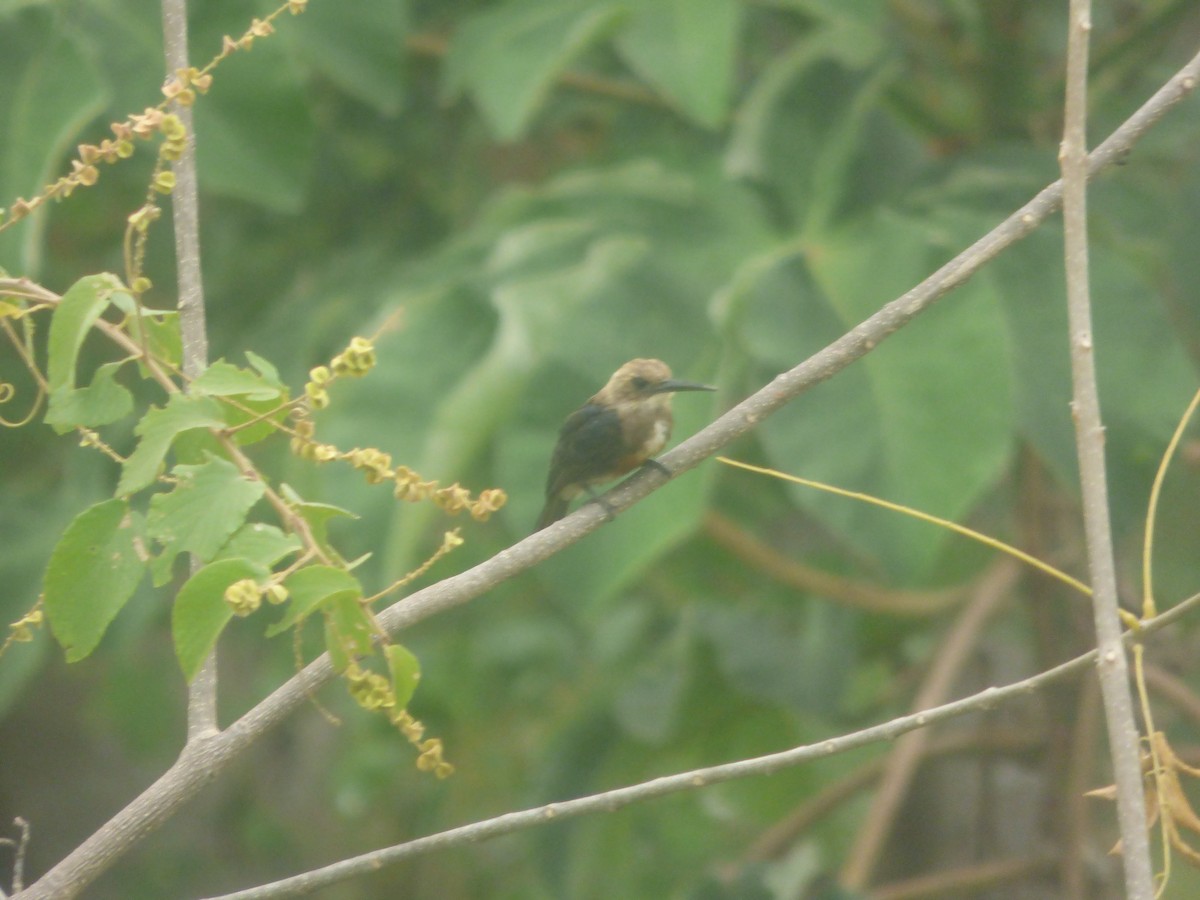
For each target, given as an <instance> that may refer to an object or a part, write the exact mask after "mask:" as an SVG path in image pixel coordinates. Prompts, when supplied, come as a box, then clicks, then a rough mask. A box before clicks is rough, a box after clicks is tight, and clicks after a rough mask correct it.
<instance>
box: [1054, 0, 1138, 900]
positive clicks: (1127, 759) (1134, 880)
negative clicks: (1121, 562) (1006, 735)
mask: <svg viewBox="0 0 1200 900" xmlns="http://www.w3.org/2000/svg"><path fill="white" fill-rule="evenodd" d="M1091 30H1092V9H1091V0H1071V2H1070V10H1069V12H1068V22H1067V77H1066V85H1067V96H1066V108H1065V110H1064V113H1063V140H1062V148H1061V149H1060V151H1059V161H1060V163H1061V164H1062V173H1063V236H1064V240H1065V265H1066V277H1067V319H1068V327H1069V329H1070V344H1071V384H1072V392H1073V397H1072V400H1071V409H1072V413H1073V416H1074V419H1075V446H1076V450H1077V453H1078V456H1079V485H1080V492H1081V495H1082V499H1083V526H1084V534H1085V536H1086V538H1087V555H1088V571H1089V572H1090V575H1091V579H1090V580H1091V586H1092V613H1093V618H1094V620H1095V627H1096V646H1097V649H1098V650H1099V653H1100V667H1099V668H1100V692H1101V695H1102V697H1103V700H1104V713H1105V722H1106V724H1107V726H1108V745H1109V754H1110V756H1111V758H1112V766H1113V775H1114V778H1115V780H1116V786H1117V820H1118V822H1119V823H1120V827H1121V848H1122V853H1121V861H1122V864H1123V865H1124V869H1125V892H1126V896H1128V897H1129V898H1131V900H1151V898H1153V897H1154V873H1153V869H1152V867H1151V864H1150V839H1149V835H1148V834H1147V830H1146V807H1145V800H1144V799H1143V791H1142V766H1141V758H1140V757H1141V754H1140V752H1139V742H1138V730H1137V723H1136V721H1135V720H1134V716H1133V696H1132V694H1131V693H1130V690H1129V666H1128V662H1127V660H1126V658H1125V648H1124V645H1123V644H1122V641H1121V620H1120V617H1119V615H1118V604H1119V601H1118V599H1117V573H1116V563H1115V561H1114V559H1113V546H1112V532H1111V529H1110V526H1109V513H1108V479H1107V475H1106V472H1105V467H1104V425H1103V423H1102V421H1101V418H1100V395H1099V391H1098V390H1097V387H1096V360H1095V352H1094V351H1095V347H1094V345H1093V340H1092V309H1091V296H1090V287H1089V284H1088V236H1087V174H1088V172H1087V169H1088V165H1087V77H1088V41H1089V37H1090V35H1091Z"/></svg>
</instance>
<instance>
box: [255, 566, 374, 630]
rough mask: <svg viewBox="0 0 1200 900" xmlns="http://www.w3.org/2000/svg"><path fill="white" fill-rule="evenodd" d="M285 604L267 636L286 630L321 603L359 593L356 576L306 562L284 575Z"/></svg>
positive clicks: (360, 591) (355, 597) (342, 570)
mask: <svg viewBox="0 0 1200 900" xmlns="http://www.w3.org/2000/svg"><path fill="white" fill-rule="evenodd" d="M283 586H284V587H286V588H287V590H288V607H287V612H286V613H284V616H283V618H282V619H280V620H279V621H278V622H276V623H275V624H274V625H272V626H271V627H270V628H268V629H267V637H274V636H275V635H277V634H279V633H280V632H283V631H287V630H288V629H289V628H291V627H292V626H293V625H295V624H296V623H297V622H300V621H302V620H303V619H304V618H306V617H307V616H308V615H309V614H310V613H311V612H312V611H313V610H315V609H316V608H317V607H319V606H321V605H322V604H323V603H326V602H327V601H328V602H333V601H335V600H340V599H344V598H347V597H348V598H351V599H353V600H357V599H358V598H359V597H361V596H362V586H361V585H359V583H358V579H357V578H355V577H354V576H353V575H351V574H350V573H349V572H347V571H346V570H345V569H338V568H335V567H334V566H305V567H304V568H303V569H300V570H299V571H296V572H293V573H292V574H291V575H289V576H288V577H287V578H285V579H284V582H283Z"/></svg>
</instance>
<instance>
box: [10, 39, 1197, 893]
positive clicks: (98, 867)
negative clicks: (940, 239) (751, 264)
mask: <svg viewBox="0 0 1200 900" xmlns="http://www.w3.org/2000/svg"><path fill="white" fill-rule="evenodd" d="M1198 77H1200V55H1197V56H1196V57H1194V58H1193V59H1192V60H1191V61H1190V62H1188V64H1187V65H1186V66H1184V67H1183V68H1182V69H1181V70H1180V71H1179V72H1178V73H1176V75H1175V76H1174V77H1172V78H1171V79H1170V80H1169V81H1168V82H1167V83H1166V84H1165V85H1163V87H1162V88H1160V89H1159V90H1158V91H1157V92H1156V93H1155V94H1154V96H1153V97H1151V98H1150V99H1149V100H1148V101H1147V102H1146V103H1145V104H1143V105H1142V107H1141V108H1140V109H1139V110H1138V111H1137V112H1135V113H1134V114H1133V115H1132V116H1131V117H1130V118H1129V119H1128V120H1126V121H1125V123H1124V124H1122V125H1121V126H1120V128H1118V129H1117V130H1116V131H1115V132H1113V134H1112V135H1111V136H1110V137H1109V138H1108V139H1107V140H1106V141H1105V142H1104V143H1103V144H1101V145H1100V146H1099V147H1098V148H1097V149H1096V150H1094V151H1093V152H1092V154H1091V155H1090V157H1089V158H1088V168H1089V174H1090V175H1095V174H1096V173H1097V172H1099V171H1101V170H1103V169H1105V168H1107V167H1108V166H1110V165H1112V163H1113V162H1115V161H1117V160H1118V159H1123V158H1124V157H1125V156H1126V155H1127V154H1128V153H1129V151H1130V149H1131V148H1132V147H1133V145H1134V144H1135V143H1136V142H1137V140H1138V139H1139V138H1140V137H1141V136H1142V135H1143V134H1145V132H1146V131H1147V130H1149V128H1150V127H1151V126H1152V125H1153V124H1154V123H1155V122H1157V121H1158V119H1160V118H1161V117H1162V116H1163V115H1164V114H1165V113H1166V112H1167V110H1168V109H1170V108H1171V107H1172V106H1174V105H1175V104H1176V103H1178V102H1179V101H1180V100H1182V99H1183V98H1184V97H1185V96H1187V94H1188V93H1190V92H1191V91H1192V90H1193V89H1194V88H1195V87H1196V81H1197V78H1198ZM1061 200H1062V185H1061V183H1060V182H1055V183H1054V184H1052V185H1050V186H1049V187H1047V188H1045V189H1043V190H1042V191H1041V192H1040V193H1038V195H1037V196H1036V197H1034V198H1033V199H1032V200H1031V201H1029V203H1027V204H1025V206H1023V207H1021V208H1020V209H1019V210H1017V211H1016V212H1015V213H1014V214H1013V215H1011V216H1010V217H1009V218H1008V219H1006V220H1005V221H1004V222H1003V223H1001V224H1000V225H999V226H998V227H997V228H995V229H994V230H992V231H991V232H989V233H988V234H987V235H985V236H984V237H983V238H981V239H980V240H979V241H977V242H976V243H975V244H973V245H972V246H971V247H970V248H968V249H967V250H965V251H964V252H963V253H961V254H959V255H958V256H957V257H955V258H954V259H953V260H951V261H950V262H949V263H947V264H946V265H945V266H943V267H942V268H941V269H939V270H938V271H937V272H935V273H934V274H933V275H931V276H930V277H929V278H927V279H926V280H925V281H923V282H922V283H921V284H919V285H918V286H917V287H915V288H913V289H912V290H910V291H908V292H907V293H906V294H904V295H903V296H901V297H900V298H898V299H896V300H894V301H892V302H891V303H889V304H888V305H887V306H885V307H883V309H881V310H880V311H879V312H878V313H876V314H875V315H873V316H871V317H870V318H869V319H867V320H865V321H864V322H862V323H861V324H859V325H858V326H857V327H855V328H854V329H853V330H852V331H850V332H849V333H848V334H846V335H844V336H842V337H841V338H839V339H838V340H837V341H835V342H834V343H833V344H831V345H829V346H828V347H826V348H825V349H824V350H822V351H820V352H819V353H817V354H816V355H815V356H813V357H811V358H810V359H808V360H806V361H805V362H803V363H801V364H800V365H799V366H797V367H796V368H794V369H792V370H790V371H788V372H785V373H784V374H782V375H780V376H779V377H777V378H776V379H775V380H774V381H772V382H771V383H770V384H769V385H767V386H766V387H764V388H763V389H762V390H760V391H758V392H757V393H755V394H754V395H752V396H751V397H749V398H747V399H746V400H744V401H743V402H742V403H740V404H738V405H737V406H735V407H734V408H733V409H731V410H729V412H727V413H726V414H725V415H723V416H721V418H719V419H717V420H716V421H715V422H713V423H712V424H711V425H709V426H708V427H706V428H704V429H703V430H702V431H700V432H698V433H697V434H696V435H694V436H693V437H691V438H689V439H688V440H686V441H684V442H683V443H681V444H680V445H679V446H677V447H675V448H674V449H673V450H671V451H670V452H669V453H667V454H665V455H664V456H663V457H662V460H663V462H664V464H665V465H667V466H668V467H669V468H670V470H671V471H672V472H675V473H676V474H678V473H681V472H683V471H686V470H687V469H690V468H693V467H694V466H696V465H697V464H698V463H699V462H700V461H701V460H702V459H705V458H706V457H708V456H711V455H712V454H714V453H716V452H717V451H718V450H719V449H721V448H722V447H724V446H725V445H726V444H728V443H730V442H731V441H733V440H734V439H735V438H737V437H739V436H740V435H742V434H744V433H746V432H747V431H749V430H750V429H752V428H753V427H754V426H755V425H757V424H758V422H760V421H762V419H763V418H765V417H766V416H767V415H769V414H770V413H772V412H773V411H774V410H776V409H778V408H779V407H780V406H782V405H783V404H784V403H786V402H787V401H788V400H790V399H792V398H793V397H795V396H797V395H798V394H800V393H801V392H802V391H804V390H806V389H808V388H810V387H812V386H813V385H815V384H817V383H818V382H820V381H823V380H825V379H827V378H829V377H831V376H832V375H833V374H834V373H835V372H837V371H839V370H840V369H842V368H844V367H845V366H847V365H849V364H850V363H851V362H853V361H854V360H856V359H858V358H859V357H861V356H863V355H864V354H866V353H867V352H869V351H870V350H871V349H872V348H873V347H875V346H876V345H877V344H878V343H879V342H880V341H882V340H884V339H885V338H886V337H887V336H888V335H890V334H892V333H893V332H894V331H896V329H898V328H900V327H901V326H902V325H903V324H905V323H906V322H908V321H909V320H910V319H912V318H913V317H914V316H916V315H917V314H918V313H920V312H921V311H922V310H924V309H926V308H928V307H929V306H930V305H932V304H933V302H934V301H935V300H937V299H938V298H939V297H941V296H942V295H943V294H945V293H946V292H947V291H949V290H950V289H951V288H953V287H956V286H957V285H959V284H961V283H962V282H964V281H966V280H967V279H968V278H969V277H970V276H971V275H973V274H974V273H975V272H976V271H978V269H979V268H980V267H981V266H983V265H984V264H985V263H986V262H988V261H989V260H991V259H993V258H995V257H996V256H997V255H998V254H999V253H1000V252H1002V251H1003V250H1005V249H1007V248H1008V247H1009V246H1011V245H1012V244H1014V243H1016V242H1017V241H1018V240H1020V239H1021V238H1023V237H1025V236H1026V235H1027V234H1029V233H1030V232H1032V231H1033V230H1034V229H1035V228H1036V227H1037V226H1038V225H1039V224H1040V223H1041V222H1043V221H1044V220H1045V219H1046V218H1047V217H1048V216H1050V215H1051V214H1052V213H1053V212H1054V211H1055V210H1057V209H1058V206H1059V203H1060V202H1061ZM661 480H662V475H661V474H660V473H657V472H656V471H652V470H642V471H641V472H640V473H638V474H637V475H634V476H633V477H632V478H630V479H628V480H627V481H625V482H623V483H622V484H620V485H618V486H617V487H616V488H614V489H613V490H612V491H610V492H609V493H608V495H607V496H606V502H607V503H609V504H610V506H611V508H612V509H614V510H622V509H625V508H627V507H628V506H630V505H632V504H633V503H635V502H637V501H638V500H640V499H642V498H643V497H645V496H646V495H647V494H649V493H650V492H651V491H652V490H654V489H655V488H656V487H657V486H659V484H660V483H661ZM605 518H606V517H605V514H604V512H602V511H601V510H599V509H597V508H596V505H595V504H585V505H584V506H583V508H582V509H580V510H578V511H577V512H575V513H574V514H572V515H570V516H568V517H567V518H565V519H563V520H561V521H559V522H558V523H556V524H554V525H552V526H550V527H549V528H546V529H545V530H543V531H540V532H538V533H537V534H535V535H531V536H530V537H527V538H525V540H523V541H521V542H519V543H517V544H514V545H513V546H511V547H509V548H507V549H505V550H502V551H501V552H500V553H498V554H496V555H495V556H493V557H492V558H491V559H489V560H486V561H485V562H483V563H480V564H479V565H477V566H475V567H474V568H472V569H469V570H467V571H466V572H462V573H460V574H459V575H455V576H452V577H450V578H447V579H445V580H443V581H441V582H439V583H438V584H435V585H431V586H430V587H427V588H425V589H423V590H421V591H418V592H417V593H415V594H413V595H412V596H410V597H408V598H406V599H404V600H401V601H399V602H397V603H395V604H393V605H392V606H391V607H389V608H388V609H387V610H385V611H384V612H383V613H381V614H380V616H379V618H380V621H381V622H382V623H383V624H384V625H385V627H387V629H388V630H389V632H391V633H395V632H397V631H400V630H401V629H403V628H406V627H408V626H410V625H412V624H414V623H416V622H419V621H421V620H422V619H424V618H427V617H428V616H431V615H434V614H436V613H439V612H442V611H444V610H446V609H450V608H452V607H455V606H458V605H461V604H463V603H466V602H467V601H469V600H471V599H473V598H475V597H478V596H479V595H480V594H483V593H484V592H486V591H488V590H490V589H491V588H492V587H494V586H495V585H497V584H499V583H501V582H502V581H505V580H507V579H509V578H512V577H513V576H515V575H517V574H519V573H521V572H524V571H526V570H527V569H529V568H531V567H533V566H534V565H536V564H537V563H539V562H541V561H542V560H544V559H546V558H547V557H550V556H552V555H554V554H555V553H558V552H559V551H561V550H563V549H564V548H566V547H568V546H570V545H571V544H573V543H575V542H576V541H578V540H579V539H580V538H582V537H583V536H584V535H585V534H587V533H588V532H590V531H592V530H594V529H595V528H598V527H599V526H600V525H601V524H603V522H604V521H605ZM1172 612H1174V611H1172ZM1167 615H1170V613H1168V614H1167ZM1161 618H1163V617H1160V619H1161ZM1155 621H1158V620H1155ZM334 674H335V673H334V671H333V667H332V666H331V665H330V663H329V658H328V655H323V656H321V657H319V658H318V659H316V660H314V661H313V662H312V663H310V664H309V665H307V666H305V668H304V669H302V670H301V671H300V672H299V673H297V674H296V675H295V676H293V677H292V678H290V679H289V680H288V681H287V682H285V683H284V684H283V685H281V686H280V687H279V688H278V689H276V690H275V691H274V692H272V693H271V694H270V696H268V697H266V698H265V699H264V700H262V701H261V702H260V703H259V704H258V705H256V706H255V707H254V708H253V709H251V710H250V711H249V712H247V713H246V714H245V715H243V716H242V717H241V718H240V719H239V720H238V721H237V722H235V723H233V724H232V725H231V726H230V727H229V728H227V729H225V731H223V732H221V733H220V734H219V735H216V736H214V737H212V738H210V739H209V740H207V741H205V742H203V744H196V745H189V746H188V747H185V749H184V752H183V753H182V754H181V755H180V758H179V759H178V760H176V762H175V764H174V765H172V766H171V768H170V769H168V770H167V771H166V772H165V773H164V774H163V775H162V776H161V777H160V778H159V779H158V780H157V781H156V782H155V783H154V784H152V785H150V787H148V788H147V789H146V790H145V791H143V792H142V794H141V795H139V796H138V797H137V798H135V799H134V800H133V801H131V802H130V803H129V805H128V806H126V807H125V808H124V809H123V810H121V811H120V812H119V813H117V814H116V815H115V816H114V817H113V818H112V819H110V820H109V821H108V822H107V823H105V824H104V825H102V826H101V827H100V828H99V829H98V830H97V831H96V832H95V833H94V834H93V835H92V836H91V837H89V838H88V839H87V840H86V841H84V842H83V843H82V844H81V845H80V846H79V847H77V848H76V849H75V850H73V851H72V852H71V853H70V854H68V855H67V856H66V857H65V858H64V859H63V860H62V861H61V862H59V863H58V865H56V866H55V867H54V868H53V869H51V870H50V871H49V872H48V873H46V875H45V876H43V878H42V879H41V880H40V881H38V882H37V883H36V884H35V885H33V886H32V887H30V888H29V889H28V890H27V892H26V893H25V894H24V895H22V896H23V900H41V898H47V900H48V898H55V900H59V898H66V897H72V896H75V895H76V894H77V893H78V892H79V891H80V890H82V889H83V887H84V886H86V885H87V884H88V883H89V882H91V881H92V880H93V879H94V878H96V877H97V876H98V875H99V874H100V873H101V872H103V871H104V870H105V869H107V868H108V867H109V866H110V865H112V863H113V862H114V861H115V860H116V859H117V858H119V857H120V856H121V855H122V854H124V853H125V852H127V851H128V850H129V849H130V848H131V847H132V846H133V845H134V844H136V843H137V841H138V840H140V839H141V838H142V837H144V836H145V835H146V834H148V833H150V832H151V831H153V830H154V829H155V828H157V827H158V826H159V825H160V824H162V822H164V821H166V819H168V818H169V817H170V816H171V815H172V814H173V813H174V812H175V811H176V810H177V809H178V808H179V807H180V806H181V805H182V804H183V803H184V802H186V801H187V800H189V799H190V798H191V797H193V796H195V794H196V793H198V792H199V790H200V788H201V787H203V786H204V785H205V784H207V783H208V782H209V781H211V780H212V779H213V778H215V777H216V775H217V774H218V773H219V772H220V771H221V770H222V769H223V768H224V767H225V766H227V765H228V764H229V763H230V761H231V760H233V759H234V758H235V757H236V756H237V755H238V754H239V753H241V752H242V751H243V750H244V749H246V747H248V746H250V745H251V744H252V743H254V742H255V741H256V740H258V739H259V738H260V737H262V735H263V734H264V733H265V732H266V731H267V730H268V729H270V728H271V727H273V726H274V725H276V724H278V723H279V722H280V721H282V720H283V719H284V718H285V717H286V716H287V715H289V714H290V713H291V712H292V710H294V709H295V708H296V707H297V706H299V705H300V704H302V703H304V702H306V700H307V698H308V696H309V694H310V693H311V692H312V691H314V690H316V689H317V688H318V687H320V686H321V685H322V684H324V683H325V682H327V681H329V680H330V679H332V678H333V677H334Z"/></svg>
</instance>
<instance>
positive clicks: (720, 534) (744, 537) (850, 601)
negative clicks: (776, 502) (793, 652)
mask: <svg viewBox="0 0 1200 900" xmlns="http://www.w3.org/2000/svg"><path fill="white" fill-rule="evenodd" d="M704 533H705V534H706V535H707V536H708V537H709V538H711V539H712V540H713V542H714V543H716V544H717V545H719V546H721V547H723V548H724V549H726V550H728V551H729V552H730V553H731V554H733V555H734V556H735V557H737V558H738V559H740V560H741V561H742V562H743V563H745V564H746V565H748V566H752V567H754V568H756V569H759V570H761V571H762V572H763V573H764V574H766V575H767V576H768V577H770V578H773V579H775V580H776V581H778V582H779V583H781V584H783V585H785V586H787V587H790V588H795V589H796V590H800V591H806V592H808V593H812V594H820V595H821V596H822V597H824V598H827V599H829V600H832V601H833V602H834V603H840V604H843V605H845V606H852V607H854V608H855V609H865V610H869V611H871V612H879V613H886V614H888V615H893V616H932V615H935V614H936V613H940V612H944V611H946V610H947V609H949V608H950V607H952V606H956V605H957V604H958V603H959V602H960V601H961V600H962V599H963V597H965V596H966V595H967V594H968V593H969V591H970V588H971V586H970V585H962V586H956V587H949V588H937V589H930V590H924V591H921V590H915V591H911V590H903V589H900V588H887V587H882V586H880V585H877V584H872V583H871V582H869V581H863V580H860V579H855V578H847V577H845V576H844V575H835V574H833V573H832V572H827V571H825V570H824V569H820V568H817V567H816V566H810V565H807V564H806V563H803V562H800V561H799V560H798V559H793V558H792V557H791V556H788V555H787V554H786V553H781V552H780V551H778V550H776V549H775V548H774V547H772V546H770V545H769V544H767V543H766V542H764V541H761V540H759V539H758V538H756V537H755V536H754V535H752V534H750V532H748V531H746V530H745V529H743V528H742V527H741V526H739V525H738V524H737V523H736V522H734V521H733V520H732V519H730V518H728V517H727V516H724V515H722V514H721V513H719V512H715V511H713V510H709V511H708V512H707V513H705V515H704Z"/></svg>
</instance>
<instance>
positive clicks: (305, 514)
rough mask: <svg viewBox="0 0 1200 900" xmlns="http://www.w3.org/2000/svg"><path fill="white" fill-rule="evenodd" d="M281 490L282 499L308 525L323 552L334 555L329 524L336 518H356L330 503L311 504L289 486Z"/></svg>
mask: <svg viewBox="0 0 1200 900" xmlns="http://www.w3.org/2000/svg"><path fill="white" fill-rule="evenodd" d="M281 490H282V493H283V496H284V499H286V500H287V501H288V503H289V504H290V505H291V507H292V509H294V510H295V511H296V512H297V513H298V514H299V515H300V517H301V518H302V519H304V521H305V522H307V523H308V527H309V529H310V530H311V531H312V535H313V538H314V540H316V542H317V543H318V544H320V545H321V548H322V549H323V550H326V551H328V552H332V553H336V552H337V551H335V550H334V549H333V548H332V547H331V546H330V545H329V535H328V531H329V522H330V521H331V520H332V519H338V518H348V519H357V518H358V516H357V515H355V514H354V513H352V512H350V510H348V509H342V508H341V507H340V506H334V505H333V504H331V503H313V502H309V501H307V500H304V499H302V498H301V497H300V495H299V494H297V493H296V492H295V491H294V490H293V489H292V488H291V487H290V486H289V485H286V484H285V485H283V487H282V489H281Z"/></svg>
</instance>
